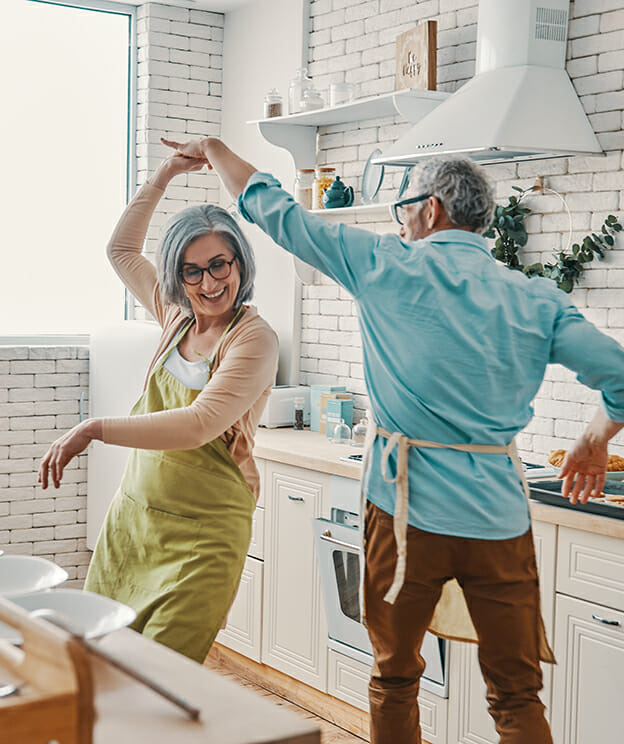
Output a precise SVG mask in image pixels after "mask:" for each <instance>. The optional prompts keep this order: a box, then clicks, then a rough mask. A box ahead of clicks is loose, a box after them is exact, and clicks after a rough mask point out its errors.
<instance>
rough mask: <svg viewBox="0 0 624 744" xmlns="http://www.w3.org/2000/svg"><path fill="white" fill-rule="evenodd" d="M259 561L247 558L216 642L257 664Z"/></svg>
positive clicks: (260, 573)
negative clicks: (224, 623) (225, 621)
mask: <svg viewBox="0 0 624 744" xmlns="http://www.w3.org/2000/svg"><path fill="white" fill-rule="evenodd" d="M262 569H263V564H262V561H258V560H256V559H255V558H251V557H249V556H247V559H246V561H245V567H244V568H243V573H242V576H241V580H240V584H239V586H238V593H237V594H236V599H235V600H234V602H233V603H232V607H231V608H230V612H229V614H228V619H227V625H226V626H225V628H223V630H221V631H219V634H218V635H217V641H218V643H222V644H223V645H224V646H227V647H228V648H231V649H233V650H234V651H238V653H239V654H243V655H244V656H247V657H249V658H250V659H253V660H254V661H260V647H261V640H262Z"/></svg>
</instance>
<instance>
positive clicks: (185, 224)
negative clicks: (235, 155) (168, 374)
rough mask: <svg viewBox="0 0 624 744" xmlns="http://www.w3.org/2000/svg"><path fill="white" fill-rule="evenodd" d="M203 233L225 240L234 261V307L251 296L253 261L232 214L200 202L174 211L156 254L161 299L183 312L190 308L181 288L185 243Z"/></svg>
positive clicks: (190, 310)
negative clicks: (236, 286) (236, 275)
mask: <svg viewBox="0 0 624 744" xmlns="http://www.w3.org/2000/svg"><path fill="white" fill-rule="evenodd" d="M204 235H218V236H219V237H220V238H222V239H223V240H225V242H226V243H227V245H228V247H229V248H230V249H231V251H232V253H233V254H234V257H235V258H236V259H237V262H238V270H239V272H240V287H239V289H238V294H237V295H236V299H235V300H234V309H235V310H238V308H239V307H240V306H241V305H242V304H243V302H247V301H248V300H250V299H251V298H252V297H253V291H254V280H255V278H256V262H255V259H254V255H253V251H252V249H251V246H250V245H249V242H248V241H247V238H246V237H245V235H244V234H243V231H242V230H241V229H240V227H239V226H238V224H237V223H236V221H235V220H234V218H233V217H232V216H231V215H230V213H229V212H227V211H226V210H225V209H222V208H221V207H217V206H215V205H214V204H201V205H200V206H196V207H188V208H187V209H183V210H182V211H181V212H178V214H176V215H175V216H174V217H173V218H172V219H171V220H170V221H169V223H168V224H167V226H166V228H165V232H164V235H163V237H162V240H161V243H160V247H159V249H158V254H157V268H158V281H159V283H160V292H161V295H162V298H163V301H164V302H166V303H174V304H176V305H178V306H179V307H181V308H182V310H183V311H185V312H186V314H187V315H189V316H191V315H192V314H193V311H192V309H191V303H190V302H189V299H188V297H187V295H186V292H185V290H184V282H183V281H182V277H181V271H182V265H183V264H184V254H185V252H186V249H187V248H188V246H189V245H190V244H191V243H192V242H193V241H194V240H196V239H197V238H201V237H203V236H204Z"/></svg>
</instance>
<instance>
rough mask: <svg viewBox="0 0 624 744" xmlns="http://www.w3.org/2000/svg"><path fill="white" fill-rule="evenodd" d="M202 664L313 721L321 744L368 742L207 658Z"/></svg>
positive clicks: (365, 743)
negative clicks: (318, 729)
mask: <svg viewBox="0 0 624 744" xmlns="http://www.w3.org/2000/svg"><path fill="white" fill-rule="evenodd" d="M204 664H205V666H208V667H210V668H212V669H213V670H214V671H216V672H218V673H219V674H222V675H223V676H224V677H229V678H230V679H232V680H234V681H235V682H237V683H238V684H240V685H242V686H243V687H247V688H249V689H252V690H255V691H256V692H257V693H258V694H259V695H262V696H263V697H265V698H267V699H268V700H271V701H272V702H273V703H274V704H275V705H276V706H280V707H282V708H286V709H288V710H292V711H293V712H295V713H298V714H299V715H300V716H301V717H302V718H306V719H308V720H309V721H314V722H315V723H316V724H317V726H318V727H319V728H320V730H321V744H368V743H367V742H365V740H364V739H361V738H360V737H359V736H355V735H354V734H351V733H349V732H348V731H345V730H344V729H341V728H340V727H339V726H335V725H334V724H333V723H329V721H325V720H323V719H322V718H319V717H318V716H316V715H314V714H313V713H310V712H309V711H307V710H304V709H303V708H300V707H299V706H298V705H295V704H294V703H291V702H290V701H288V700H285V699H284V698H282V697H279V695H275V694H274V693H273V692H270V691H269V690H265V689H264V688H262V687H259V686H258V685H255V684H254V683H253V682H249V680H246V679H243V678H242V677H239V676H238V675H236V674H232V673H231V672H226V671H224V670H223V669H219V668H218V667H216V666H213V665H212V664H210V662H209V660H206V661H205V662H204Z"/></svg>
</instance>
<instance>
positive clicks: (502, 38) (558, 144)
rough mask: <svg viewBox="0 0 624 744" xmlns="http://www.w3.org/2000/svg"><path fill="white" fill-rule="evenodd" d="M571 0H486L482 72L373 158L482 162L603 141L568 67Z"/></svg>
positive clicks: (583, 149) (580, 148)
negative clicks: (456, 157) (457, 157)
mask: <svg viewBox="0 0 624 744" xmlns="http://www.w3.org/2000/svg"><path fill="white" fill-rule="evenodd" d="M569 5H570V3H569V0H480V2H479V21H478V30H477V58H476V73H475V76H474V77H473V78H472V80H470V81H468V82H467V83H466V84H465V85H464V86H462V87H461V88H460V89H459V90H458V91H457V92H456V93H454V94H453V95H452V96H450V97H449V98H448V99H447V100H446V101H444V102H443V103H441V104H440V105H439V106H437V107H436V108H435V109H434V110H433V111H432V112H431V113H430V114H428V115H427V116H425V117H424V118H423V119H421V120H420V121H419V122H418V123H417V124H416V125H415V126H414V127H412V129H411V130H410V131H409V132H407V133H406V134H405V135H404V136H403V137H401V138H400V139H399V140H398V141H397V142H396V143H395V144H394V145H392V146H391V147H390V148H388V149H387V150H386V151H385V152H384V153H383V154H382V155H380V156H379V158H377V159H376V160H375V161H374V162H375V163H380V164H384V165H400V166H409V165H414V164H415V163H417V162H418V161H419V160H420V159H421V158H424V157H428V156H431V155H438V154H443V153H444V154H450V153H457V154H462V155H466V156H467V157H470V158H472V159H473V160H477V161H479V162H481V163H483V164H487V163H506V162H514V161H519V160H539V159H543V158H556V157H568V156H570V155H596V154H601V153H602V149H601V147H600V144H599V143H598V140H597V139H596V135H595V134H594V132H593V130H592V128H591V126H590V124H589V121H588V119H587V116H586V114H585V111H584V110H583V107H582V105H581V102H580V101H579V99H578V96H577V95H576V92H575V90H574V87H573V86H572V83H571V81H570V78H569V77H568V74H567V73H566V71H565V58H566V43H567V36H568V33H567V30H568V11H569Z"/></svg>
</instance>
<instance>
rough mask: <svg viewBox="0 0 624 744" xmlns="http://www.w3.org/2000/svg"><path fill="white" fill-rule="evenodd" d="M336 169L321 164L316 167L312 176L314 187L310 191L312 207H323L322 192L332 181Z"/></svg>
mask: <svg viewBox="0 0 624 744" xmlns="http://www.w3.org/2000/svg"><path fill="white" fill-rule="evenodd" d="M335 177H336V169H335V168H331V167H329V166H321V167H319V168H317V169H316V176H315V178H314V188H313V192H312V209H324V208H325V206H324V204H323V202H322V201H321V200H322V198H323V192H324V191H325V189H328V188H329V187H330V186H331V185H332V183H333V182H334V178H335Z"/></svg>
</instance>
